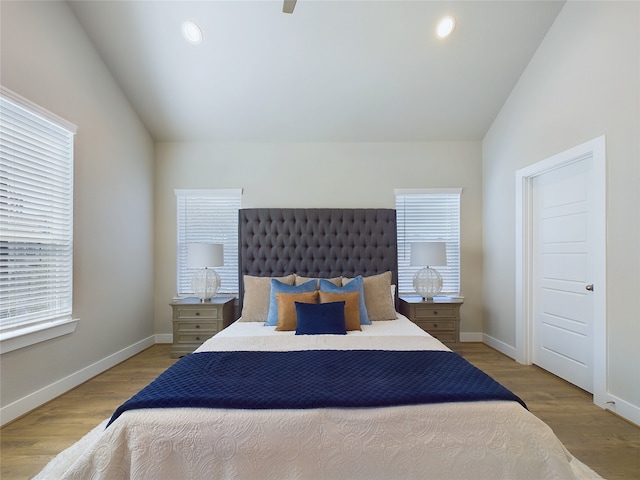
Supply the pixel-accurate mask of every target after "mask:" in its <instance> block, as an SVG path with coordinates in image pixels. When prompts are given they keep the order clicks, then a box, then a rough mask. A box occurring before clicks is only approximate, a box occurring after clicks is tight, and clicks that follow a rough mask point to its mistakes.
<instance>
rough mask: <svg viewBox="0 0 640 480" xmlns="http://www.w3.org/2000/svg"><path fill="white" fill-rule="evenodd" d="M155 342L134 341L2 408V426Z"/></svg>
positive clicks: (146, 340)
mask: <svg viewBox="0 0 640 480" xmlns="http://www.w3.org/2000/svg"><path fill="white" fill-rule="evenodd" d="M154 343H155V337H154V336H153V335H152V336H150V337H147V338H145V339H143V340H140V341H139V342H136V343H134V344H133V345H130V346H128V347H126V348H123V349H122V350H120V351H118V352H115V353H113V354H112V355H109V356H108V357H105V358H103V359H102V360H98V361H97V362H95V363H93V364H91V365H89V366H88V367H85V368H83V369H81V370H78V371H77V372H75V373H72V374H71V375H68V376H66V377H64V378H61V379H60V380H57V381H55V382H53V383H52V384H50V385H47V386H46V387H43V388H41V389H40V390H37V391H35V392H33V393H31V394H29V395H27V396H26V397H23V398H21V399H19V400H16V401H15V402H13V403H10V404H8V405H5V406H3V407H1V408H0V426H3V425H5V424H7V423H9V422H11V421H13V420H15V419H17V418H19V417H21V416H23V415H25V414H27V413H29V412H30V411H31V410H34V409H36V408H38V407H40V406H41V405H44V404H45V403H47V402H49V401H51V400H53V399H54V398H56V397H59V396H60V395H62V394H63V393H66V392H68V391H69V390H71V389H72V388H75V387H77V386H78V385H80V384H82V383H84V382H86V381H87V380H89V379H91V378H93V377H95V376H96V375H99V374H101V373H102V372H104V371H106V370H108V369H110V368H111V367H115V366H116V365H117V364H119V363H121V362H123V361H125V360H127V359H128V358H130V357H132V356H134V355H135V354H137V353H140V352H141V351H143V350H145V349H146V348H149V347H151V346H152V345H153V344H154Z"/></svg>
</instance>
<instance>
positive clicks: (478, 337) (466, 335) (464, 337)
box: [460, 332, 482, 342]
mask: <svg viewBox="0 0 640 480" xmlns="http://www.w3.org/2000/svg"><path fill="white" fill-rule="evenodd" d="M460 341H461V342H482V332H460Z"/></svg>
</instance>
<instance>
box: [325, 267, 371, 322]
mask: <svg viewBox="0 0 640 480" xmlns="http://www.w3.org/2000/svg"><path fill="white" fill-rule="evenodd" d="M320 291H321V292H331V293H351V292H359V293H360V325H371V320H369V314H368V313H367V305H366V304H365V303H364V282H363V280H362V275H358V276H357V277H355V278H354V279H353V280H351V281H350V282H349V283H347V284H346V285H344V286H342V287H336V286H335V285H334V284H333V283H331V282H330V281H328V280H325V279H324V278H321V279H320Z"/></svg>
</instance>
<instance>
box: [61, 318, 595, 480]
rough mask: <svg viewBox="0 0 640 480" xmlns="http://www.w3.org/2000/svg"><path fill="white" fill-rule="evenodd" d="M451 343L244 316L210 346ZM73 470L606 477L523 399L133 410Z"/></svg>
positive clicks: (377, 326)
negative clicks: (294, 326)
mask: <svg viewBox="0 0 640 480" xmlns="http://www.w3.org/2000/svg"><path fill="white" fill-rule="evenodd" d="M332 349H333V350H341V349H353V350H358V349H362V350H371V349H374V350H420V349H424V350H448V349H447V347H446V346H444V345H443V344H442V343H440V342H439V341H438V340H436V339H435V338H433V337H431V336H430V335H428V334H427V333H425V332H423V331H422V330H421V329H420V328H418V327H417V326H416V325H415V324H413V323H412V322H410V321H409V320H408V319H406V318H405V317H403V316H401V315H399V314H398V316H397V319H396V320H391V321H383V322H373V325H364V326H363V327H362V331H354V332H349V333H348V334H347V335H345V336H334V335H298V336H296V335H294V334H293V332H277V331H275V327H265V326H263V325H262V324H261V323H259V322H235V323H234V324H233V325H231V326H230V327H229V328H227V329H225V330H223V331H222V332H220V333H219V334H218V335H216V336H214V337H212V338H211V339H209V340H207V341H206V342H205V343H204V344H203V345H202V346H201V347H200V348H199V349H198V352H204V351H235V350H244V351H247V350H251V351H285V352H286V351H299V350H332ZM63 478H67V479H86V478H92V479H119V478H133V479H146V478H153V479H172V480H175V479H200V478H216V479H226V478H229V479H231V478H233V479H245V478H246V479H316V478H317V479H344V478H349V479H360V478H362V479H365V478H366V479H377V478H380V479H401V478H422V479H425V478H433V479H446V478H452V479H454V478H455V479H466V478H473V479H483V478H486V479H498V478H518V479H526V478H531V479H545V478H563V479H571V478H599V477H598V476H597V475H596V474H595V473H594V472H593V471H591V470H590V469H589V468H588V467H586V466H585V465H584V464H582V463H581V462H579V461H578V460H577V459H575V458H574V457H573V456H572V455H571V454H570V453H569V452H568V451H567V450H566V449H565V448H564V446H563V445H562V443H561V442H560V441H559V440H558V439H557V437H556V436H555V435H554V433H553V432H552V431H551V429H550V428H549V427H548V426H547V425H546V424H545V423H543V422H542V421H541V420H539V419H538V418H537V417H535V416H534V415H532V414H531V413H530V412H529V411H527V410H526V409H525V408H523V407H522V406H521V405H520V404H519V403H517V402H512V401H479V402H467V403H441V404H428V405H409V406H393V407H385V408H317V409H304V410H243V409H215V408H208V409H203V408H169V409H141V410H129V411H126V412H124V413H123V414H122V415H121V416H120V417H119V418H118V419H117V420H116V421H115V422H114V423H113V424H112V425H111V426H109V428H107V429H106V430H105V431H104V432H103V433H102V435H101V436H100V437H99V438H98V439H97V440H96V442H95V443H94V444H93V445H92V446H91V447H90V448H88V449H87V451H85V452H84V453H83V454H82V455H81V456H80V458H79V459H78V460H77V461H76V462H75V463H74V464H73V465H72V466H71V467H70V469H69V470H68V471H67V473H66V474H65V476H64V477H63Z"/></svg>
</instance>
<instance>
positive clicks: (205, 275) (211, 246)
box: [187, 243, 224, 302]
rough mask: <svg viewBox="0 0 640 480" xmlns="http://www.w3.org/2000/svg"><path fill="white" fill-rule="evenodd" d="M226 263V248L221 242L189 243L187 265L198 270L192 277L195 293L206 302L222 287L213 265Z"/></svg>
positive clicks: (217, 265) (192, 286) (218, 265)
mask: <svg viewBox="0 0 640 480" xmlns="http://www.w3.org/2000/svg"><path fill="white" fill-rule="evenodd" d="M222 265H224V250H223V245H222V244H220V243H189V244H188V245H187V267H188V268H197V269H198V270H197V271H196V273H195V274H194V275H193V278H192V279H191V288H192V289H193V293H194V294H195V295H196V296H197V297H198V298H200V301H201V302H204V301H205V300H207V299H208V298H211V297H213V296H214V295H215V294H217V293H218V290H219V289H220V276H219V275H218V272H216V271H215V270H214V269H213V268H211V267H220V266H222Z"/></svg>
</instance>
